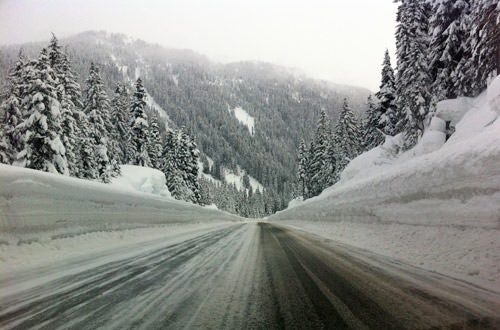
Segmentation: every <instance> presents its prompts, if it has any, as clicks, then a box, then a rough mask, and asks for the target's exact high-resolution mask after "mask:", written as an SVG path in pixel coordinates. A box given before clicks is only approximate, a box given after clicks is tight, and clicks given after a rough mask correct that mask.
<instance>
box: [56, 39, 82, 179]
mask: <svg viewBox="0 0 500 330" xmlns="http://www.w3.org/2000/svg"><path fill="white" fill-rule="evenodd" d="M49 60H50V65H51V67H52V69H53V70H54V73H55V75H56V77H57V96H58V101H59V103H60V104H61V128H62V131H61V140H62V143H63V145H64V148H65V149H66V159H67V161H68V168H69V173H70V175H73V176H78V170H79V168H80V167H81V159H80V157H79V154H80V152H79V148H80V147H81V142H82V141H81V139H80V136H81V132H80V129H79V127H78V123H79V122H80V120H81V117H82V114H81V108H82V103H81V88H80V85H79V84H78V82H77V76H76V74H75V72H74V71H73V70H72V68H71V64H70V62H69V60H68V57H67V55H66V53H64V52H63V51H62V50H61V46H60V45H59V43H58V41H57V38H56V37H55V35H52V39H51V41H50V43H49Z"/></svg>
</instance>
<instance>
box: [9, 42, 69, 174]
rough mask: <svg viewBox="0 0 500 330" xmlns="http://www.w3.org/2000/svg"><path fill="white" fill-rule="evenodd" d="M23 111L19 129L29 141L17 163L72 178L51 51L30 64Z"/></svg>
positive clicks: (41, 54) (26, 78) (26, 140)
mask: <svg viewBox="0 0 500 330" xmlns="http://www.w3.org/2000/svg"><path fill="white" fill-rule="evenodd" d="M25 84H26V85H25V86H26V87H25V90H24V93H23V94H24V97H23V102H22V108H23V109H24V110H25V114H24V115H25V120H24V121H23V122H22V123H20V124H19V125H18V126H17V129H19V130H20V132H21V133H22V134H23V139H24V141H25V142H26V143H25V146H24V149H23V150H22V151H21V152H20V153H19V154H18V157H17V158H18V159H17V162H16V164H17V165H22V166H25V167H28V168H32V169H36V170H41V171H45V172H51V173H60V174H65V175H69V170H68V163H67V160H66V155H65V148H64V145H63V143H62V141H61V138H60V133H61V131H62V128H61V105H60V103H59V101H58V100H57V98H58V96H57V90H56V88H57V77H56V75H55V73H54V71H53V70H52V68H51V67H50V62H49V57H48V54H47V50H46V49H45V48H44V49H42V51H41V52H40V56H39V57H38V59H37V60H33V61H31V62H30V64H29V66H28V69H27V72H26V76H25Z"/></svg>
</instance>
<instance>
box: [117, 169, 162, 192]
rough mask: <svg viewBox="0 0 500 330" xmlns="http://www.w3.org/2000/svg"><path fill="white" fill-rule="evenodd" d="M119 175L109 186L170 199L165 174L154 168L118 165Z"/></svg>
mask: <svg viewBox="0 0 500 330" xmlns="http://www.w3.org/2000/svg"><path fill="white" fill-rule="evenodd" d="M120 171H121V175H120V176H119V177H117V178H114V179H113V180H112V182H111V185H113V186H115V187H119V188H121V189H122V190H131V191H139V192H144V193H148V194H153V195H159V196H163V197H171V195H170V191H168V188H167V186H166V183H167V181H166V179H165V174H164V173H163V172H162V171H159V170H156V169H154V168H149V167H142V166H134V165H120Z"/></svg>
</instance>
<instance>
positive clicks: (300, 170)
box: [297, 139, 308, 197]
mask: <svg viewBox="0 0 500 330" xmlns="http://www.w3.org/2000/svg"><path fill="white" fill-rule="evenodd" d="M297 158H298V166H297V179H298V181H299V188H300V191H301V194H302V196H303V197H304V196H306V193H307V191H306V189H307V184H306V180H307V164H308V159H307V149H306V144H305V142H304V139H302V140H301V141H300V144H299V151H298V157H297Z"/></svg>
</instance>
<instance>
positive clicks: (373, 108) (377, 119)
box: [363, 95, 385, 150]
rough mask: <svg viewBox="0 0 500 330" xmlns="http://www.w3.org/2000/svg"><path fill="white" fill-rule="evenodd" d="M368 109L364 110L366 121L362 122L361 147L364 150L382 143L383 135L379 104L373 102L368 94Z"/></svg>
mask: <svg viewBox="0 0 500 330" xmlns="http://www.w3.org/2000/svg"><path fill="white" fill-rule="evenodd" d="M367 103H368V109H367V110H366V122H365V124H364V136H363V147H364V149H365V150H370V149H372V148H375V147H376V146H378V145H380V144H382V143H383V142H384V140H385V136H384V135H383V134H382V133H381V132H382V127H384V125H383V123H382V121H381V116H382V113H381V112H380V111H379V109H380V106H377V105H375V104H374V102H373V99H372V96H371V95H370V96H368V101H367Z"/></svg>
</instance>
